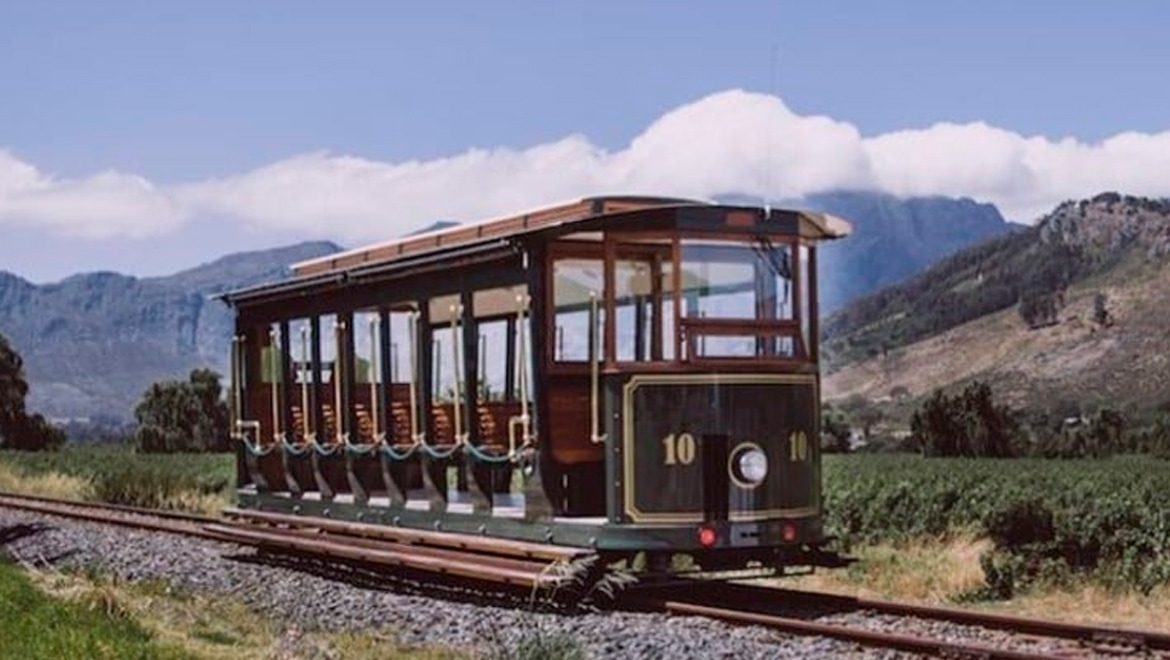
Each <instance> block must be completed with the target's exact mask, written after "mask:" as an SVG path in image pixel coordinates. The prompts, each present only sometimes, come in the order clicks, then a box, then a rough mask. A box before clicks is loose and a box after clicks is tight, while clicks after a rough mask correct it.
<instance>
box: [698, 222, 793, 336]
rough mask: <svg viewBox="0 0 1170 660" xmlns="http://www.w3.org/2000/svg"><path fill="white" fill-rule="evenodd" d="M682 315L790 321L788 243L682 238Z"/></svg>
mask: <svg viewBox="0 0 1170 660" xmlns="http://www.w3.org/2000/svg"><path fill="white" fill-rule="evenodd" d="M681 281H682V298H683V305H684V307H683V314H684V315H685V316H687V317H692V318H694V317H698V318H716V319H769V320H773V319H792V318H794V316H793V309H792V286H791V285H792V272H791V258H790V254H789V249H788V246H786V245H774V244H773V243H771V242H770V241H767V240H764V239H756V240H754V241H753V242H750V243H748V242H744V243H737V242H730V241H695V240H691V241H684V242H683V244H682V277H681Z"/></svg>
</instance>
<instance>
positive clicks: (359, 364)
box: [353, 312, 382, 384]
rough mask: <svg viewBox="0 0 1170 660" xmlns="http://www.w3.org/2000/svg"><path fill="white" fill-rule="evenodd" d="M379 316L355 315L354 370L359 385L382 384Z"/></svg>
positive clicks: (371, 313) (375, 314)
mask: <svg viewBox="0 0 1170 660" xmlns="http://www.w3.org/2000/svg"><path fill="white" fill-rule="evenodd" d="M378 327H379V322H378V314H377V313H376V312H358V313H356V314H354V315H353V333H354V335H353V351H354V356H353V368H354V381H355V382H357V383H367V384H368V383H370V381H371V379H372V380H373V381H374V382H378V383H380V382H382V377H381V374H380V373H378V371H379V366H378V361H379V360H380V359H381V358H380V357H379V355H378V352H379V350H380V346H379V344H380V342H379V340H378V333H379V332H380V331H379V329H378Z"/></svg>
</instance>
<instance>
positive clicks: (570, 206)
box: [292, 195, 708, 275]
mask: <svg viewBox="0 0 1170 660" xmlns="http://www.w3.org/2000/svg"><path fill="white" fill-rule="evenodd" d="M705 205H708V202H702V201H697V200H690V199H678V198H673V197H638V196H628V195H627V196H604V197H586V198H584V199H580V200H577V201H575V202H568V203H564V204H558V205H556V206H549V207H544V208H540V209H536V210H533V211H529V212H526V213H521V214H519V215H512V216H507V217H503V218H494V219H491V220H486V221H483V222H478V223H472V224H461V225H456V226H454V227H447V228H445V229H439V230H435V231H430V232H426V233H423V234H417V235H414V236H404V237H402V238H397V239H394V240H390V241H384V242H381V243H375V244H373V245H367V246H363V247H360V248H356V249H353V250H348V251H346V252H338V253H335V254H331V255H327V256H324V257H318V258H316V259H309V260H307V261H302V262H299V263H296V264H293V266H292V270H293V273H295V274H296V275H317V274H321V273H326V272H331V271H341V270H351V269H353V268H355V267H359V266H364V265H367V264H369V265H373V264H375V263H378V264H381V263H385V262H391V261H396V260H398V259H401V258H403V257H406V256H415V255H418V254H425V253H428V252H434V251H436V250H441V249H445V248H450V247H455V246H462V245H469V244H473V243H477V242H480V241H483V240H490V239H502V238H509V237H512V236H516V235H520V234H527V233H529V232H532V231H535V230H538V229H545V228H548V227H553V226H557V225H561V224H565V223H570V222H577V221H580V220H585V219H587V218H592V217H596V216H602V215H612V214H617V213H623V212H626V211H637V210H641V209H647V208H655V207H660V206H705Z"/></svg>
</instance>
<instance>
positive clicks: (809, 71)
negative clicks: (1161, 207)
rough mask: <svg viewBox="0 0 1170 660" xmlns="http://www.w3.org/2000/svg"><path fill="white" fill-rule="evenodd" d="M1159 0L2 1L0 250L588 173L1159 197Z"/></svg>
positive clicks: (1169, 140)
mask: <svg viewBox="0 0 1170 660" xmlns="http://www.w3.org/2000/svg"><path fill="white" fill-rule="evenodd" d="M1166 25H1170V3H1166V2H1162V1H1158V0H1148V1H1142V0H1133V1H1130V2H1114V3H1104V2H1067V1H1059V2H1058V1H1050V0H1033V1H1030V2H1007V1H1003V0H984V1H981V2H978V3H970V2H968V3H959V2H945V1H938V0H932V1H925V0H922V1H918V0H903V1H899V2H882V3H878V2H867V1H861V0H858V1H855V2H843V1H842V2H833V1H832V0H827V1H824V2H808V1H807V0H806V1H804V2H789V1H787V0H768V1H761V2H746V1H739V0H724V1H721V2H718V3H715V2H685V1H677V2H654V1H645V2H633V1H626V2H622V1H619V0H589V1H581V2H572V1H565V2H549V1H541V2H536V1H530V2H441V1H433V2H422V1H419V2H408V1H404V2H375V1H373V0H370V1H367V2H359V1H347V0H336V1H332V2H324V1H319V2H307V1H304V2H302V1H297V0H283V1H266V0H254V1H247V2H245V1H224V0H200V1H199V2H157V1H141V2H134V1H130V0H105V1H103V2H100V3H99V2H92V1H78V2H67V1H63V0H0V270H8V271H11V272H15V273H17V274H18V275H21V276H23V277H25V278H27V279H30V280H32V281H34V282H50V281H55V280H59V279H61V278H63V277H66V276H68V275H70V274H73V273H77V272H87V271H94V270H112V271H118V272H124V273H129V274H134V275H142V276H149V275H159V274H168V273H172V272H176V271H178V270H181V269H184V268H188V267H191V266H194V265H197V264H199V263H201V262H206V261H210V260H212V259H214V258H216V257H219V256H221V255H223V254H226V253H228V252H232V251H238V250H243V249H257V248H266V247H274V246H278V245H285V244H288V243H292V242H295V241H300V240H307V239H329V240H334V241H336V242H338V243H340V244H342V245H345V246H356V245H360V244H362V243H367V242H374V241H381V240H385V239H388V238H391V237H394V236H397V235H400V234H402V233H405V232H407V231H410V230H413V229H416V228H418V227H421V226H424V225H427V224H430V223H431V222H433V221H434V220H437V219H447V220H457V221H462V222H467V221H475V220H479V219H485V218H488V217H492V216H499V215H505V214H509V213H512V212H519V211H523V210H527V209H529V208H533V207H537V206H541V205H544V204H549V203H556V202H560V201H566V200H570V199H575V198H579V197H583V196H587V195H592V194H600V193H631V194H633V193H636V194H661V195H680V196H687V197H697V198H710V197H714V196H716V195H720V194H738V195H748V196H756V197H759V198H760V199H793V198H799V197H801V196H803V195H807V194H811V193H816V192H823V191H828V190H838V189H861V190H877V191H883V192H888V193H891V194H895V195H900V196H911V195H951V196H965V197H971V198H974V199H977V200H980V201H985V202H991V203H994V204H996V205H997V206H998V207H999V208H1000V210H1001V211H1002V212H1003V213H1004V214H1005V216H1007V217H1008V218H1009V219H1011V220H1014V221H1017V222H1031V221H1034V220H1035V219H1036V218H1037V217H1038V216H1040V215H1041V214H1043V213H1044V212H1045V211H1047V210H1049V209H1051V208H1052V207H1053V206H1054V205H1056V204H1057V203H1059V202H1060V201H1063V200H1065V199H1074V198H1082V197H1088V196H1091V195H1093V194H1096V193H1097V192H1101V191H1103V190H1119V191H1122V192H1127V193H1132V194H1139V195H1150V196H1170V86H1167V85H1166V84H1165V75H1166V73H1165V72H1166V71H1170V41H1168V40H1166V39H1165V38H1164V32H1165V26H1166Z"/></svg>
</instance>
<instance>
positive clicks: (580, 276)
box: [547, 241, 675, 515]
mask: <svg viewBox="0 0 1170 660" xmlns="http://www.w3.org/2000/svg"><path fill="white" fill-rule="evenodd" d="M598 248H600V246H598ZM611 255H612V257H611V260H610V262H609V263H608V264H607V263H606V260H605V259H604V258H603V257H602V254H601V251H600V249H598V251H597V252H596V253H595V254H583V253H579V254H571V255H566V256H565V257H560V258H554V260H553V263H552V271H553V283H552V288H553V293H552V302H553V310H554V332H553V336H552V342H551V344H552V346H551V353H552V362H551V365H550V368H549V377H548V379H547V380H548V384H547V391H548V397H549V412H550V424H549V429H550V434H551V436H552V454H553V458H554V459H555V460H556V461H557V463H558V464H559V465H561V466H562V467H563V475H562V484H563V486H564V493H563V501H564V508H565V510H566V511H567V512H569V513H577V514H580V515H602V514H604V513H605V495H606V490H607V489H606V488H605V487H604V484H605V477H604V475H605V456H606V423H605V422H606V420H605V419H604V418H603V415H602V411H603V410H605V409H606V403H605V401H604V398H603V397H605V396H606V392H607V391H613V390H614V388H611V387H607V381H609V380H612V379H619V380H620V379H621V378H624V376H625V375H626V374H628V373H630V372H637V371H638V370H639V368H640V365H641V364H644V363H650V362H664V361H669V360H673V359H674V353H675V343H674V341H673V337H674V315H675V312H674V298H673V294H672V292H673V269H672V261H671V246H670V244H669V242H666V241H663V242H661V243H653V242H643V243H633V242H630V243H626V242H623V243H619V244H617V246H616V250H614V252H613V253H611ZM607 267H608V268H611V269H612V272H611V273H610V274H609V277H606V273H605V269H606V268H607ZM607 284H608V285H609V286H611V287H612V292H610V291H607V289H606V286H607ZM620 390H621V388H620V386H619V387H617V388H616V391H620ZM618 404H619V405H613V402H611V409H613V410H620V409H621V407H620V402H618ZM553 494H554V495H555V494H556V493H555V492H554V493H553Z"/></svg>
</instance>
